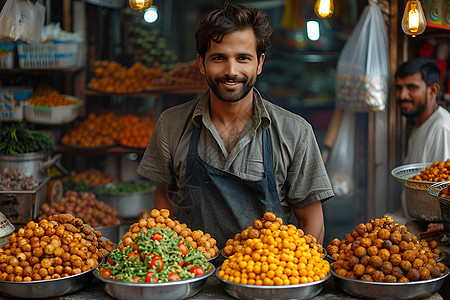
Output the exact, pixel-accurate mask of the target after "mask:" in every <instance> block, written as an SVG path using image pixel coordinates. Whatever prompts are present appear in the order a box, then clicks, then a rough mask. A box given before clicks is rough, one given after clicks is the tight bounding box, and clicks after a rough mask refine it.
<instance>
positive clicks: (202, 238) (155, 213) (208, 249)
mask: <svg viewBox="0 0 450 300" xmlns="http://www.w3.org/2000/svg"><path fill="white" fill-rule="evenodd" d="M169 216H170V212H169V210H167V209H161V210H158V209H153V210H152V211H151V212H150V217H148V218H146V219H140V220H139V222H137V223H134V224H132V225H131V226H130V229H129V230H128V231H127V232H126V233H125V234H124V236H123V237H122V243H120V244H119V246H118V249H119V250H121V251H123V250H124V248H125V247H128V246H130V245H132V244H133V243H134V241H135V240H136V238H137V237H138V236H139V235H140V234H141V231H144V233H145V232H147V231H148V230H149V229H152V228H163V229H166V230H168V231H171V230H173V231H175V235H174V236H175V237H176V236H182V237H183V238H184V240H185V242H186V243H189V244H190V246H191V247H192V248H193V249H198V250H200V251H201V252H202V253H203V254H204V255H205V257H206V259H211V258H213V257H215V256H216V255H217V254H219V248H217V245H216V240H215V239H213V238H212V237H211V235H210V234H209V233H206V234H205V233H204V232H203V231H201V230H195V231H192V230H191V229H190V228H188V227H187V225H186V224H184V223H183V224H180V222H178V221H177V220H172V219H170V218H169Z"/></svg>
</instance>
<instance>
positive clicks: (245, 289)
mask: <svg viewBox="0 0 450 300" xmlns="http://www.w3.org/2000/svg"><path fill="white" fill-rule="evenodd" d="M219 271H220V267H219V268H217V270H216V277H217V278H218V279H219V280H220V281H221V282H222V287H223V289H224V290H225V292H227V294H229V295H230V296H232V297H234V298H237V299H246V300H250V299H261V300H262V299H267V300H276V299H278V300H288V299H299V300H300V299H311V298H313V297H315V296H317V295H318V294H319V293H320V292H321V291H322V289H323V286H324V284H325V281H327V280H328V279H329V278H330V277H331V273H328V275H327V276H326V277H325V278H324V279H321V280H318V281H314V282H309V283H301V284H293V285H281V286H267V285H262V286H261V285H248V284H240V283H234V282H230V281H227V280H225V279H223V278H222V277H220V276H219V275H218V273H219Z"/></svg>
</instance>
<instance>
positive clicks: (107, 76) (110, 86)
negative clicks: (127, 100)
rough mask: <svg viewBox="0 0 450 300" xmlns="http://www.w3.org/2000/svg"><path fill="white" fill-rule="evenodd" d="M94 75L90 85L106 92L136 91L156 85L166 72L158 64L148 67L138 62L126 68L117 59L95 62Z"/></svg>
mask: <svg viewBox="0 0 450 300" xmlns="http://www.w3.org/2000/svg"><path fill="white" fill-rule="evenodd" d="M93 67H94V76H93V77H92V79H91V80H90V82H89V83H88V87H89V88H91V89H93V90H97V91H101V92H106V93H117V94H126V93H136V92H141V91H144V90H145V89H147V87H148V86H152V85H154V83H155V82H156V80H157V79H159V78H161V77H163V76H164V72H163V71H162V70H161V69H160V68H158V66H157V64H156V65H154V67H152V68H148V67H146V66H144V65H143V64H141V63H139V62H136V63H134V64H133V65H132V66H131V67H130V68H128V69H127V68H125V67H124V66H122V65H121V64H119V63H118V62H115V61H106V60H103V61H96V62H94V64H93Z"/></svg>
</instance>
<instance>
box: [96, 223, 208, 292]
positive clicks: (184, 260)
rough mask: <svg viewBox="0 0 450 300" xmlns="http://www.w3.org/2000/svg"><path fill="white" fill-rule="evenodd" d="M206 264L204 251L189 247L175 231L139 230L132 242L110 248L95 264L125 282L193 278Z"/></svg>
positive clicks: (110, 276) (98, 269) (102, 273)
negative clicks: (109, 251) (106, 255)
mask: <svg viewBox="0 0 450 300" xmlns="http://www.w3.org/2000/svg"><path fill="white" fill-rule="evenodd" d="M209 268H210V265H209V263H208V262H207V260H206V258H205V255H204V254H203V253H202V252H201V251H200V250H198V249H193V248H192V247H191V245H190V244H189V243H186V242H185V241H184V239H183V237H181V236H177V235H176V234H175V231H173V230H171V231H167V230H165V229H161V228H152V229H149V230H147V232H146V233H145V232H144V231H141V232H140V234H139V235H138V236H137V237H136V239H135V241H134V242H133V244H131V245H130V246H128V247H126V248H124V249H123V251H120V250H118V249H114V250H113V251H111V253H110V254H109V257H108V259H107V262H106V263H104V264H103V265H101V266H100V267H98V268H97V270H96V271H97V272H99V273H100V274H101V275H102V276H103V277H106V278H112V279H117V280H122V281H127V282H148V283H156V282H169V281H177V280H184V279H190V278H194V277H196V276H200V275H202V274H204V273H205V272H207V271H208V270H209Z"/></svg>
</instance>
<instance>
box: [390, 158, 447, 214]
mask: <svg viewBox="0 0 450 300" xmlns="http://www.w3.org/2000/svg"><path fill="white" fill-rule="evenodd" d="M432 164H433V163H432V162H427V163H416V164H409V165H403V166H400V167H397V168H395V169H393V170H392V171H391V174H392V176H393V177H394V178H395V179H397V180H398V181H400V182H402V183H403V186H404V188H405V205H406V207H405V208H406V211H407V213H408V215H409V216H410V218H411V219H413V220H424V221H429V222H441V221H442V216H441V208H440V205H439V200H438V199H437V198H435V197H433V196H431V195H429V194H428V193H427V189H428V188H429V187H430V186H431V185H432V184H434V183H435V182H427V181H417V180H411V177H412V176H413V175H419V174H420V172H422V171H423V170H425V168H426V167H429V166H431V165H432Z"/></svg>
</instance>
